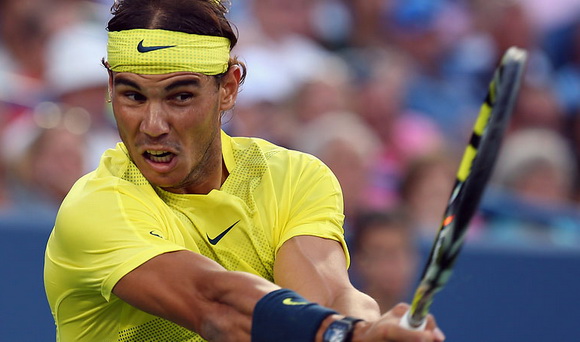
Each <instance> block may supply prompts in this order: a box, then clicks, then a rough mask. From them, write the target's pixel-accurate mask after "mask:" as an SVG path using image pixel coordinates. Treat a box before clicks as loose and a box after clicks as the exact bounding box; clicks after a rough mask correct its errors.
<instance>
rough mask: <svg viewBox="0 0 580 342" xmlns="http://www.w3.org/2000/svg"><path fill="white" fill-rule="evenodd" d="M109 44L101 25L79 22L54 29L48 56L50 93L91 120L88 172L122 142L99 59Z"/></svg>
mask: <svg viewBox="0 0 580 342" xmlns="http://www.w3.org/2000/svg"><path fill="white" fill-rule="evenodd" d="M106 44H107V34H106V32H105V30H104V29H103V28H102V27H99V26H97V25H95V24H93V23H91V22H83V21H80V22H78V23H75V24H71V25H69V26H67V27H64V28H63V29H61V30H59V31H57V32H55V34H54V35H53V36H52V37H51V39H50V40H49V41H48V44H47V53H46V55H45V60H46V65H47V69H46V72H45V77H46V81H47V85H48V94H47V95H48V96H50V98H51V99H52V100H54V101H55V102H57V103H59V104H60V105H61V106H64V107H67V108H71V109H74V110H77V111H84V112H85V115H86V116H88V117H89V119H90V129H89V131H88V135H87V147H88V156H87V158H86V165H85V171H90V170H93V169H94V168H95V167H96V166H97V165H98V162H99V160H100V158H101V155H102V154H103V152H104V151H105V150H106V149H107V148H113V147H114V146H115V144H116V143H117V142H118V141H120V139H119V136H118V133H117V130H116V129H115V124H114V118H113V115H112V110H111V108H110V105H109V104H107V103H106V96H107V88H108V80H109V78H108V73H107V70H106V69H105V68H104V67H103V66H102V65H101V62H100V61H101V59H102V58H103V57H105V54H106Z"/></svg>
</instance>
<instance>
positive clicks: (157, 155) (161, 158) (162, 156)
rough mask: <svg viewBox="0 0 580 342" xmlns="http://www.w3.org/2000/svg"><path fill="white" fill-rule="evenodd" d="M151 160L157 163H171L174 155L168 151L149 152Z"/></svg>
mask: <svg viewBox="0 0 580 342" xmlns="http://www.w3.org/2000/svg"><path fill="white" fill-rule="evenodd" d="M147 154H148V155H149V159H150V160H151V161H153V162H155V163H169V162H170V161H171V159H172V158H173V154H172V153H171V152H167V151H147Z"/></svg>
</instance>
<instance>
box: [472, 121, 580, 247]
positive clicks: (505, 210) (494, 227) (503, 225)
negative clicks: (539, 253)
mask: <svg viewBox="0 0 580 342" xmlns="http://www.w3.org/2000/svg"><path fill="white" fill-rule="evenodd" d="M577 174H578V171H577V169H576V164H575V161H574V155H573V153H572V151H571V150H570V147H569V145H568V144H567V142H566V141H565V140H564V138H563V137H562V136H561V135H559V134H558V133H556V132H554V131H551V130H546V129H527V130H521V131H518V132H515V133H514V134H512V135H510V136H508V138H507V139H506V141H505V143H504V146H503V148H502V151H501V153H500V157H499V159H498V162H497V166H496V170H495V173H494V176H493V178H492V181H493V183H492V186H491V187H490V191H489V196H487V199H485V198H484V205H483V208H484V211H485V212H486V222H487V224H488V230H489V231H490V234H489V236H490V237H491V238H493V239H496V240H497V239H499V240H500V241H501V240H505V241H508V242H511V243H514V242H519V243H522V242H523V243H528V244H542V245H553V244H555V245H560V246H570V245H577V243H578V242H580V212H579V211H578V204H577V203H574V202H573V195H574V194H573V189H574V187H573V184H574V181H575V177H577ZM493 185H495V186H493Z"/></svg>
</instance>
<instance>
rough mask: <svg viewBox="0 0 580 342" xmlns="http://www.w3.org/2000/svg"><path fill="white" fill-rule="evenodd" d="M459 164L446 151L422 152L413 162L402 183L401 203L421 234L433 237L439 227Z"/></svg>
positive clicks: (427, 237)
mask: <svg viewBox="0 0 580 342" xmlns="http://www.w3.org/2000/svg"><path fill="white" fill-rule="evenodd" d="M458 165H459V163H458V162H457V160H455V159H454V158H453V157H451V156H450V155H449V154H445V153H443V152H440V153H433V154H430V155H425V156H421V157H419V158H417V159H415V160H414V161H412V162H411V164H410V165H409V168H408V169H407V172H406V174H405V177H404V179H403V181H402V183H401V189H400V191H401V200H402V203H401V205H402V206H403V207H404V208H405V210H406V211H407V212H409V213H410V214H411V217H410V220H411V226H412V227H414V228H415V229H416V230H417V233H418V234H419V237H421V238H425V239H427V240H431V239H432V238H433V237H434V236H435V234H436V233H437V231H438V230H439V227H440V225H441V221H442V219H443V214H444V212H445V208H446V207H447V204H448V203H449V196H450V195H451V190H452V189H453V185H454V184H455V171H456V170H457V166H458Z"/></svg>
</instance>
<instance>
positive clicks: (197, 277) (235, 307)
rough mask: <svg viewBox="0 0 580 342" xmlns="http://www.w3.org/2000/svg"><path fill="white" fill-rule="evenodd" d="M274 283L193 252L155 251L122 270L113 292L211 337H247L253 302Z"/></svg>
mask: <svg viewBox="0 0 580 342" xmlns="http://www.w3.org/2000/svg"><path fill="white" fill-rule="evenodd" d="M278 288H279V287H278V286H276V285H274V284H272V283H270V282H268V281H267V280H265V279H262V278H260V277H258V276H255V275H252V274H249V273H242V272H231V271H227V270H225V269H224V268H223V267H222V266H220V265H219V264H217V263H216V262H214V261H212V260H210V259H208V258H206V257H204V256H202V255H199V254H196V253H193V252H189V251H179V252H172V253H166V254H162V255H159V256H157V257H155V258H153V259H151V260H149V261H147V262H146V263H144V264H143V265H141V266H139V267H138V268H136V269H135V270H133V271H131V272H130V273H128V274H127V275H125V276H124V277H123V278H121V280H119V282H118V283H117V284H116V286H115V287H114V289H113V293H114V294H115V295H117V296H118V297H119V298H121V299H122V300H124V301H126V302H127V303H129V304H131V305H133V306H135V307H136V308H138V309H140V310H143V311H145V312H148V313H151V314H153V315H156V316H159V317H162V318H165V319H168V320H170V321H173V322H175V323H177V324H179V325H181V326H184V327H186V328H188V329H190V330H193V331H196V332H197V333H199V334H200V335H201V336H202V337H204V338H205V339H208V340H211V341H249V340H250V330H251V319H252V313H253V309H254V307H255V305H256V302H257V301H258V300H259V299H260V298H262V297H263V296H264V295H265V294H267V293H269V292H271V291H274V290H276V289H278Z"/></svg>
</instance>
